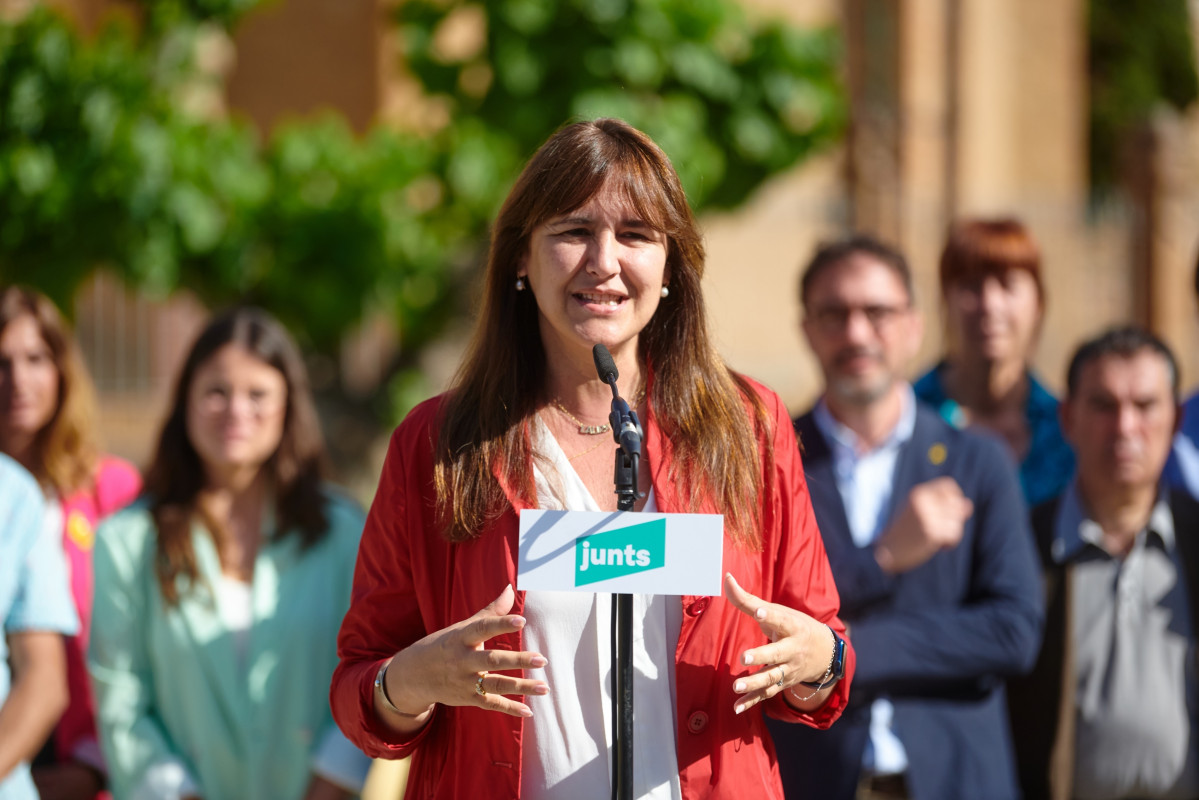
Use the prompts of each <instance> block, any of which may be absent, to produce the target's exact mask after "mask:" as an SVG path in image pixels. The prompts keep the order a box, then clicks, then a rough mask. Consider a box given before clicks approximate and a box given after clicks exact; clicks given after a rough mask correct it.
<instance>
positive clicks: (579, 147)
mask: <svg viewBox="0 0 1199 800" xmlns="http://www.w3.org/2000/svg"><path fill="white" fill-rule="evenodd" d="M703 267H704V252H703V245H702V242H701V239H700V234H699V231H698V228H697V226H696V223H695V220H694V218H693V217H692V214H691V211H690V209H689V208H688V206H687V202H686V199H685V197H684V195H683V191H682V187H681V186H680V184H679V180H678V176H677V174H676V173H675V171H674V168H673V167H672V166H671V164H670V162H669V160H668V159H667V158H666V156H665V155H664V154H663V153H662V151H661V150H660V149H659V148H658V147H657V146H656V145H655V144H654V143H653V142H652V141H650V139H649V138H648V137H646V136H645V135H644V134H643V133H641V132H639V131H637V130H635V129H633V128H631V127H630V126H628V125H627V124H625V123H623V122H620V121H618V120H598V121H595V122H581V123H576V124H572V125H568V126H566V127H564V128H562V129H561V130H559V131H558V132H557V133H556V134H554V136H552V137H551V138H550V139H549V141H547V142H546V143H545V144H544V145H543V146H542V148H541V149H540V150H539V151H538V152H537V154H536V155H535V156H534V157H533V158H532V160H531V161H530V162H529V164H528V165H527V166H526V167H525V169H524V171H523V173H522V174H521V176H520V178H519V179H518V181H517V183H516V186H515V187H514V188H513V190H512V192H511V194H510V195H509V197H508V199H507V201H506V202H505V204H504V206H503V208H502V209H501V211H500V215H499V218H498V220H497V221H496V224H495V227H494V232H493V237H492V243H491V251H490V257H489V260H488V265H487V274H486V287H485V296H484V301H483V309H482V313H481V314H480V317H479V322H478V326H477V328H476V331H475V336H474V339H473V342H472V345H471V347H470V350H469V351H468V353H467V355H466V357H465V361H464V363H463V365H462V366H461V369H460V371H459V375H458V379H457V381H456V383H455V385H454V387H453V388H452V389H451V391H449V392H448V393H446V394H445V395H442V396H441V397H438V398H434V399H433V400H430V401H428V402H426V403H425V404H423V405H422V406H420V407H418V408H417V409H416V410H414V411H413V412H412V414H410V415H409V417H408V418H407V419H406V420H405V421H404V423H403V424H402V425H401V426H400V427H399V429H397V431H396V433H395V434H394V436H393V437H392V441H391V446H390V450H389V452H388V454H387V460H386V463H385V465H384V468H383V475H382V477H381V479H380V482H379V489H378V493H377V495H376V497H375V502H374V505H373V507H372V509H371V512H370V516H369V518H368V521H367V525H366V530H365V533H364V535H363V539H362V545H361V549H360V551H359V558H358V567H357V572H356V575H355V581H354V593H353V598H352V601H351V608H350V611H349V613H348V614H347V615H346V618H345V621H344V622H343V624H342V629H341V635H340V638H339V643H338V644H339V656H340V659H341V661H340V666H339V667H338V670H337V672H336V673H335V674H334V678H333V687H332V703H333V711H334V716H335V717H336V719H337V720H338V722H339V724H340V725H341V726H342V729H343V730H344V731H345V732H346V734H347V735H348V736H349V737H350V738H351V739H352V740H353V741H355V742H356V743H357V744H358V745H359V746H360V747H362V748H363V749H364V750H365V751H366V752H367V753H368V754H369V755H372V756H376V757H384V758H397V757H402V756H405V755H407V754H410V753H416V754H417V755H416V758H415V759H414V761H413V765H412V769H411V772H410V775H409V785H408V790H409V794H408V795H407V796H408V797H417V798H425V797H437V798H452V797H482V798H487V797H522V798H529V799H532V800H538V799H539V798H549V797H572V798H589V797H594V798H606V797H608V796H609V795H610V783H609V775H610V774H611V769H610V764H609V751H610V747H611V741H610V731H608V730H607V725H606V720H607V719H608V713H607V710H606V709H607V708H608V707H609V706H610V702H611V700H610V690H609V686H610V675H609V664H610V661H609V656H610V653H609V644H610V643H609V633H608V626H607V619H608V617H607V614H608V608H609V603H608V601H607V598H606V597H605V598H604V599H603V600H598V599H597V597H596V596H595V595H590V594H576V593H566V592H561V593H560V592H544V591H528V592H516V591H514V589H513V585H514V584H515V579H516V563H517V534H518V523H517V515H518V513H519V511H520V510H521V509H524V508H557V509H571V510H588V511H612V510H615V508H616V497H615V495H614V494H613V492H612V450H613V445H612V439H611V436H610V434H609V429H608V427H607V426H606V425H604V424H602V423H603V421H604V420H605V419H606V417H607V414H608V410H609V407H610V402H611V392H610V390H609V388H608V386H607V385H605V384H604V383H602V382H601V381H600V380H599V379H598V378H597V377H596V370H595V366H594V362H593V360H592V352H591V351H592V347H593V346H594V345H595V344H597V343H602V344H604V345H605V346H606V347H607V348H608V349H609V351H610V352H611V353H612V357H613V359H614V361H615V364H616V366H617V368H618V371H619V376H620V378H619V389H620V392H621V395H622V396H623V397H627V398H630V400H631V402H632V405H634V406H636V411H637V412H638V415H639V416H640V418H641V419H642V420H645V424H646V431H645V439H644V448H643V452H644V455H643V460H642V464H643V469H642V470H641V471H640V478H641V486H640V487H639V490H640V492H642V493H643V495H642V497H641V499H640V500H639V501H638V505H637V508H638V510H645V511H654V510H656V511H665V512H673V511H679V512H719V513H723V514H724V517H725V535H726V539H727V541H726V546H725V549H724V569H725V572H726V577H725V585H724V595H723V596H721V597H714V598H709V597H682V598H678V597H673V596H672V597H668V596H662V595H644V596H642V595H638V596H637V597H636V598H635V605H634V618H635V625H636V634H635V645H634V651H635V652H634V655H633V661H634V672H635V677H634V693H635V696H636V701H637V714H636V715H635V719H634V736H633V740H634V742H635V744H636V746H637V748H638V750H637V752H636V753H635V757H634V764H635V780H636V783H635V785H634V794H635V796H637V797H641V798H659V797H661V798H685V799H686V800H692V799H693V798H722V797H744V796H746V795H747V794H749V795H753V796H757V797H773V798H781V797H782V790H781V787H780V785H779V780H778V771H777V768H776V765H775V757H774V752H773V748H772V746H771V745H770V740H769V737H768V736H767V735H766V731H765V726H764V724H763V722H762V717H761V710H762V709H763V708H765V709H766V710H767V711H768V713H771V714H773V715H776V716H779V717H781V718H783V719H787V720H791V721H802V722H806V723H808V724H810V725H815V726H821V727H823V726H827V725H829V724H831V723H832V722H833V720H834V719H836V717H837V716H838V715H839V714H840V712H841V710H842V709H843V708H844V706H845V702H846V698H847V696H848V686H849V679H850V676H851V674H852V669H853V654H852V650H848V649H847V648H846V647H845V645H844V644H843V639H842V638H841V637H843V636H844V634H845V629H844V626H843V625H842V624H841V622H840V621H839V620H838V619H837V617H836V614H837V609H838V599H837V593H836V589H835V587H834V586H833V582H832V577H831V575H830V572H829V568H828V564H827V561H826V558H825V555H824V550H823V547H822V545H821V541H820V537H819V534H818V532H817V530H816V525H815V521H814V519H813V516H812V510H811V503H810V501H809V499H808V494H807V487H806V485H805V483H804V479H803V472H802V468H801V465H800V460H799V453H798V450H797V447H796V443H795V438H794V434H793V432H792V429H791V424H790V420H789V418H788V416H787V412H786V409H785V408H784V407H783V405H782V403H781V401H780V400H779V399H778V397H776V396H775V395H774V394H773V393H771V392H769V391H768V390H766V389H765V388H764V387H762V386H760V385H758V384H756V383H754V382H752V381H750V380H748V379H746V378H744V377H742V376H739V375H737V374H735V373H733V372H731V371H730V370H729V369H728V368H727V367H725V366H724V364H723V363H722V362H721V360H720V359H719V357H718V356H717V355H716V352H715V350H714V348H713V346H712V343H711V341H710V339H709V336H708V332H707V328H706V320H705V312H704V305H703V298H702V296H701V294H700V279H701V277H702V273H703ZM605 434H608V435H605ZM842 665H844V677H842V678H841V679H840V680H835V677H837V674H838V673H839V672H840V668H841V667H842ZM805 684H807V685H805Z"/></svg>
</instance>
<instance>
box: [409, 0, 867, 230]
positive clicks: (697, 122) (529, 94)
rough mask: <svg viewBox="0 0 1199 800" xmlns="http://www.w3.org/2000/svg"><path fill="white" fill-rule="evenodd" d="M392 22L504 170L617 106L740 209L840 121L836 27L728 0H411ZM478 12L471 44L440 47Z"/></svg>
mask: <svg viewBox="0 0 1199 800" xmlns="http://www.w3.org/2000/svg"><path fill="white" fill-rule="evenodd" d="M397 18H398V21H399V24H400V31H401V34H402V40H403V42H404V59H405V63H406V66H407V68H408V69H410V70H411V71H412V72H413V74H415V75H416V76H417V78H418V79H419V80H420V81H421V83H422V84H423V85H424V86H425V88H426V90H427V91H429V92H430V93H433V94H436V95H440V96H444V97H446V98H448V99H449V102H450V106H451V123H450V126H451V136H452V137H453V138H454V139H455V140H456V141H457V142H458V143H459V144H466V145H468V146H469V144H470V143H473V142H476V141H477V139H478V138H480V137H486V138H487V139H488V140H489V141H488V142H487V143H486V144H483V145H479V146H480V147H482V148H483V149H486V150H488V151H490V153H491V154H492V155H491V157H492V158H493V159H494V161H493V162H492V163H493V166H492V170H493V172H495V173H496V174H498V175H501V176H512V175H514V173H515V171H516V170H517V169H518V167H519V162H520V161H521V160H522V159H524V158H527V157H528V156H529V155H530V154H531V153H532V152H533V150H535V149H536V148H537V146H538V145H539V144H540V143H541V142H542V141H543V140H544V139H545V138H546V136H548V135H549V133H550V132H552V131H553V130H554V129H555V128H557V127H558V126H559V125H561V124H562V123H563V122H564V121H566V120H568V119H571V118H594V117H598V116H618V117H622V118H624V119H626V120H628V121H629V122H630V123H632V124H633V125H635V126H637V127H639V128H641V129H642V130H644V131H646V132H647V133H648V134H649V135H650V136H651V137H653V138H654V139H655V140H656V141H657V142H658V143H659V144H660V145H661V146H662V148H663V149H664V150H665V151H666V152H667V153H668V154H669V155H670V156H671V159H672V160H673V161H674V163H675V166H676V168H678V170H679V172H680V175H681V176H682V178H683V183H684V185H685V186H686V188H687V192H688V197H689V198H690V200H691V202H692V203H693V205H694V206H695V207H697V208H701V207H703V206H708V205H710V206H716V207H731V206H735V205H737V204H739V203H741V202H743V201H744V200H745V199H746V198H747V197H748V195H749V194H750V193H751V192H752V191H753V190H754V189H755V188H756V187H757V186H759V185H760V184H761V183H762V181H764V180H765V179H766V178H767V177H769V176H770V175H772V174H774V173H777V172H779V171H780V170H783V169H786V168H787V167H789V166H791V165H793V164H795V163H796V162H797V161H799V160H800V159H802V158H803V157H804V156H806V155H808V154H810V153H811V152H812V151H813V150H815V149H816V148H818V147H820V146H822V145H825V144H827V143H828V142H830V141H832V140H833V139H834V138H835V137H836V136H837V135H838V134H839V133H840V131H841V128H842V126H843V121H844V114H845V110H844V105H843V99H842V94H841V91H840V88H839V85H838V83H837V80H836V63H837V49H836V48H837V40H836V38H835V37H834V35H833V33H832V32H831V31H828V30H821V31H800V30H797V29H795V28H792V27H788V26H786V25H783V24H781V23H778V22H771V23H766V24H762V25H758V26H753V25H751V24H750V23H749V22H748V21H747V20H746V19H745V17H744V15H743V14H742V12H741V9H740V6H739V5H737V4H736V3H735V2H732V0H482V2H477V3H461V2H451V3H446V2H443V1H442V0H405V2H404V3H402V4H401V5H400V6H399V7H398V10H397ZM464 20H467V22H466V24H465V25H464V24H463V21H464ZM480 21H481V23H482V25H483V27H484V28H485V34H484V37H483V43H482V46H481V47H478V48H476V52H469V51H468V52H461V48H458V49H457V50H456V49H455V48H454V47H453V46H452V45H450V46H447V45H446V44H445V39H446V38H447V35H448V33H449V32H450V31H452V30H454V29H456V28H457V29H461V28H463V27H469V26H470V25H471V24H472V23H473V24H478V23H479V22H480ZM501 186H502V183H501ZM497 197H498V195H497V196H496V197H493V200H492V202H493V204H494V201H495V199H497Z"/></svg>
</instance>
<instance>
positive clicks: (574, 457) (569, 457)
mask: <svg viewBox="0 0 1199 800" xmlns="http://www.w3.org/2000/svg"><path fill="white" fill-rule="evenodd" d="M607 443H608V440H607V439H604V440H602V441H601V442H600V443H599V444H597V445H595V446H594V447H588V448H587V449H586V450H584V451H583V452H581V453H575V454H574V455H573V456H567V457H566V460H567V461H574V460H575V459H576V458H579V457H580V456H585V455H587V454H588V453H591V452H594V451H596V450H598V449H600V448H601V447H603V446H604V445H605V444H607ZM612 448H613V449H615V448H616V444H615V443H613V445H612Z"/></svg>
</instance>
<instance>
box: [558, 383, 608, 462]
mask: <svg viewBox="0 0 1199 800" xmlns="http://www.w3.org/2000/svg"><path fill="white" fill-rule="evenodd" d="M553 402H554V408H556V409H558V410H559V411H561V412H562V413H563V414H565V415H566V416H567V418H568V419H569V420H570V421H571V422H573V423H574V424H575V425H578V426H579V433H582V434H585V435H587V436H596V435H598V434H601V433H607V432H608V431H610V430H612V426H611V425H610V424H609V423H607V422H605V423H604V424H603V425H584V424H583V422H582V420H580V419H579V418H578V417H576V416H575V415H574V414H572V413H570V412H569V411H567V410H566V406H564V405H562V402H561V401H560V400H559V399H558V398H556V397H555V398H554V401H553ZM592 449H594V448H592ZM588 452H590V451H588ZM579 455H582V453H579ZM572 458H573V456H572Z"/></svg>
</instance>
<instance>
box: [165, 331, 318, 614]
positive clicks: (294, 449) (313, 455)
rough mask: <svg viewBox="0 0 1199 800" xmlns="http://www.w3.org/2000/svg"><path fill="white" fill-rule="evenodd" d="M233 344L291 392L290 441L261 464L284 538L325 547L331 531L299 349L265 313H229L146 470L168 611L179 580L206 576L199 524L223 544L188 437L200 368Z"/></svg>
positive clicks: (182, 382)
mask: <svg viewBox="0 0 1199 800" xmlns="http://www.w3.org/2000/svg"><path fill="white" fill-rule="evenodd" d="M228 344H235V345H237V346H239V347H242V348H244V349H245V350H246V351H247V352H249V353H250V354H252V355H253V356H254V357H255V358H257V359H259V360H260V361H262V362H263V363H265V364H268V365H270V366H272V367H274V368H275V369H276V370H278V371H279V372H280V373H281V374H282V375H283V380H284V382H285V383H286V386H287V400H286V407H285V410H284V414H285V416H284V420H283V435H282V438H281V439H280V441H279V447H278V449H277V450H276V451H275V453H274V454H273V455H272V456H271V457H270V458H269V459H268V460H267V462H266V463H265V464H263V466H262V469H263V470H265V471H266V473H267V477H268V478H269V480H270V483H271V485H272V487H273V489H274V493H275V519H276V522H277V524H276V528H275V529H276V531H277V532H278V535H280V536H284V535H295V536H298V537H299V538H300V542H301V545H302V546H303V547H309V546H311V545H313V544H315V543H316V542H318V541H320V539H321V538H323V537H324V535H325V533H326V531H327V528H328V524H327V520H326V517H325V510H324V503H323V499H324V494H323V492H322V489H321V474H322V471H323V463H324V457H325V447H324V439H323V438H322V436H321V430H320V424H319V422H318V420H317V416H316V409H315V407H314V405H313V402H312V394H311V392H310V390H309V388H308V374H307V371H306V370H305V368H304V361H303V359H302V358H301V357H300V352H299V349H298V348H297V347H296V345H295V342H293V341H292V339H291V336H289V335H288V333H287V331H286V330H284V328H283V326H282V325H280V324H279V323H278V322H277V321H276V320H275V319H274V318H273V317H271V316H270V315H269V314H267V313H266V312H265V311H262V310H261V309H257V308H248V307H242V308H236V309H233V310H232V311H228V312H225V313H223V314H221V315H219V316H217V317H215V318H213V320H212V321H211V322H209V323H208V326H207V327H206V328H205V329H204V330H203V331H202V332H201V333H200V336H199V337H198V338H197V339H196V342H195V344H193V345H192V348H191V351H190V352H189V353H188V355H187V360H186V361H184V364H183V369H182V371H181V372H180V373H179V379H178V382H177V383H176V384H175V392H174V396H173V398H174V399H173V401H172V403H171V410H170V413H169V414H168V415H167V418H166V421H165V422H164V423H163V426H162V433H161V434H160V435H159V437H158V447H157V448H156V450H155V452H154V459H153V461H152V462H151V463H150V467H149V468H148V469H147V470H146V484H145V494H146V495H147V496H148V497H149V502H150V513H151V515H152V516H153V518H154V525H155V527H156V529H157V532H158V557H157V559H156V562H155V570H156V571H157V573H158V582H159V585H160V587H161V589H162V595H163V597H164V598H165V599H166V601H167V604H168V605H177V604H178V602H179V588H178V581H177V579H178V578H179V576H183V577H184V578H185V579H186V581H187V583H188V584H189V585H191V584H194V583H195V582H196V581H197V580H198V578H199V567H198V565H197V563H196V553H195V550H194V548H193V547H192V539H191V528H192V524H193V521H195V520H197V519H198V520H199V521H200V522H202V523H203V524H204V525H205V526H206V527H207V528H208V530H209V532H210V533H211V534H212V535H213V537H214V538H215V539H216V540H217V542H218V545H219V543H220V540H221V538H222V536H223V531H222V530H221V529H220V526H219V525H218V524H217V523H216V522H215V521H214V520H212V519H210V518H208V517H207V515H205V514H204V513H203V511H202V510H201V509H200V508H199V507H198V504H197V498H198V496H199V494H200V491H201V490H202V489H203V488H204V486H205V474H204V466H203V463H202V462H201V460H200V456H199V454H198V453H197V452H196V449H195V447H194V446H193V444H192V442H191V439H190V438H189V437H188V435H187V398H188V394H189V392H190V390H191V384H192V380H193V379H194V377H195V374H196V370H197V369H199V368H200V366H201V365H203V364H204V363H205V362H206V361H207V360H208V359H209V358H211V357H212V355H213V354H214V353H216V352H217V351H218V350H220V349H221V348H222V347H224V346H225V345H228Z"/></svg>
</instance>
